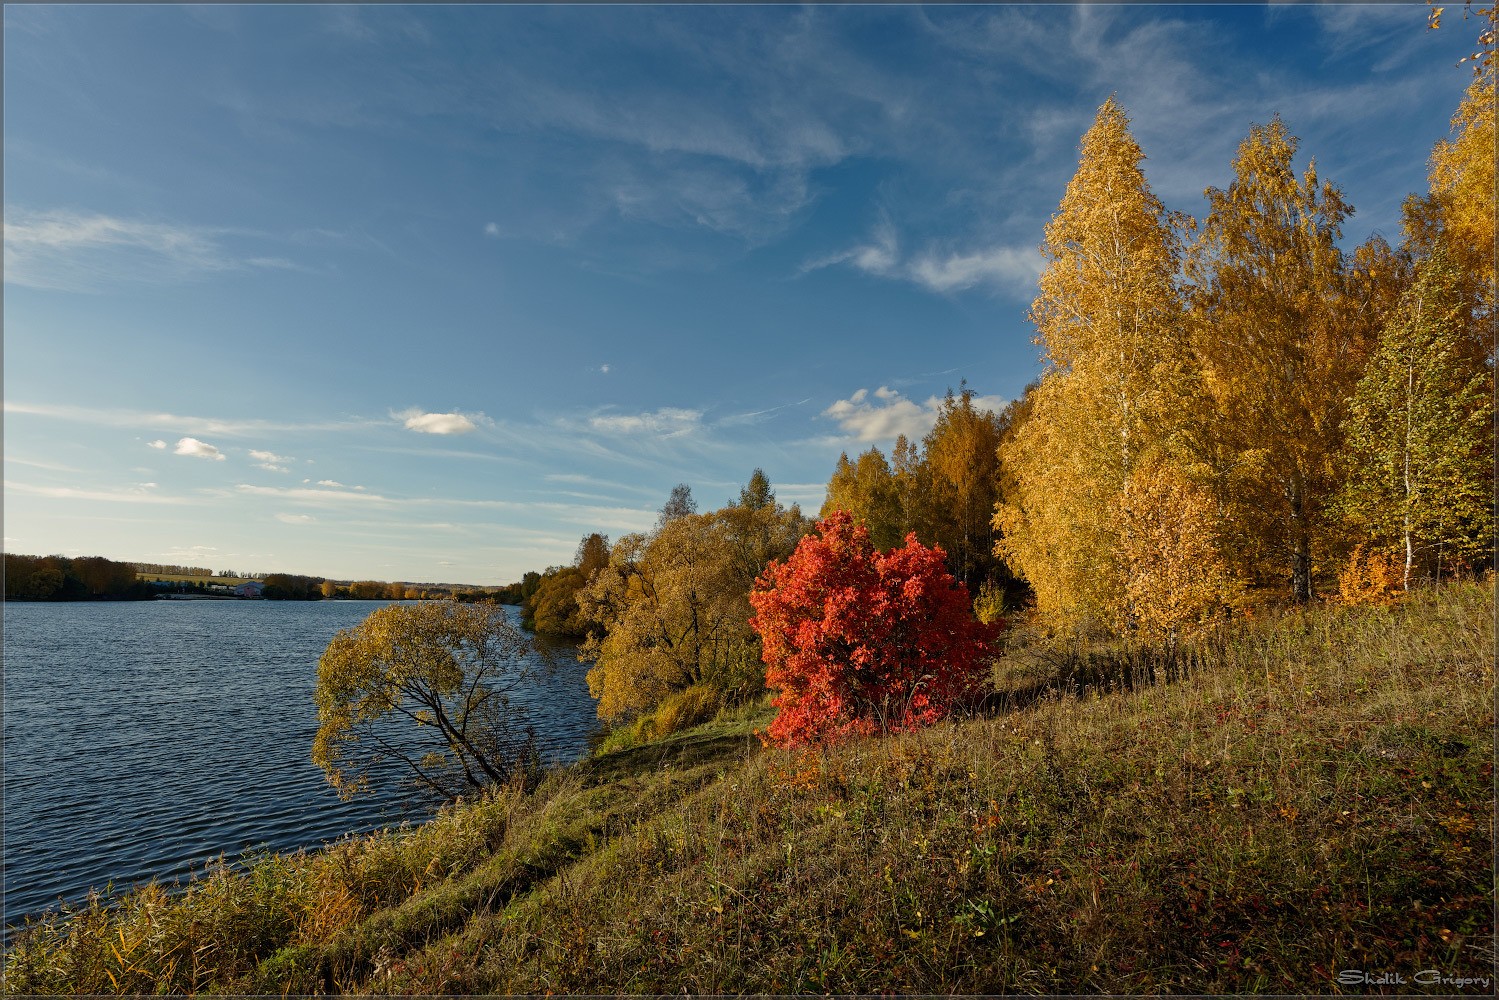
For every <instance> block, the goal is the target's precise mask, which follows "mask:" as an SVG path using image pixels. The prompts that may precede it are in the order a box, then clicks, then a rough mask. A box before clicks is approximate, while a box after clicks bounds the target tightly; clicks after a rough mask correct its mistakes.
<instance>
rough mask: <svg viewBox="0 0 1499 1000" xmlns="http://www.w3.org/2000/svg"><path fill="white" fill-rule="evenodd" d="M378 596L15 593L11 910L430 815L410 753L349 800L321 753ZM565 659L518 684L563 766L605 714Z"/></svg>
mask: <svg viewBox="0 0 1499 1000" xmlns="http://www.w3.org/2000/svg"><path fill="white" fill-rule="evenodd" d="M378 606H379V605H378V604H376V603H372V602H362V601H329V602H322V603H312V604H296V603H275V602H265V601H157V602H145V603H131V604H7V605H5V606H4V608H3V611H4V626H5V629H4V642H5V677H4V714H3V719H4V762H5V765H4V766H5V787H4V815H5V824H4V896H5V905H4V922H5V923H6V924H7V925H11V924H15V923H18V922H19V921H20V920H21V918H22V917H23V916H24V915H25V914H29V913H36V912H39V911H41V910H43V909H45V908H48V907H50V906H54V905H56V903H57V902H58V901H59V900H66V901H69V902H74V901H78V900H81V899H83V898H85V897H86V896H87V894H88V891H89V889H90V888H98V889H103V888H104V886H105V885H106V883H110V882H112V883H113V884H114V885H115V886H116V888H124V887H126V886H129V885H131V884H135V883H138V882H141V881H144V880H147V879H151V878H156V879H159V880H161V881H164V882H168V883H170V882H172V881H174V880H176V879H179V878H183V877H185V876H187V875H189V874H190V873H192V872H195V871H201V870H202V868H203V866H204V864H205V863H206V862H208V861H210V860H212V859H216V858H218V857H219V856H221V855H223V856H226V857H228V858H230V859H233V858H235V857H238V856H240V855H241V854H242V853H243V852H244V851H246V850H253V849H257V848H269V849H271V850H276V851H290V850H296V849H297V848H301V847H309V848H311V847H318V846H320V845H322V844H324V843H326V842H328V841H332V840H336V839H338V838H339V837H340V836H342V835H344V834H346V833H352V832H364V831H368V830H373V829H378V828H380V827H382V826H387V825H392V824H395V823H399V822H401V821H402V820H404V819H419V818H421V816H422V815H423V814H422V812H421V809H420V807H419V806H416V805H414V804H413V802H412V801H411V799H410V798H409V793H407V792H405V791H403V787H402V785H401V782H400V777H401V776H400V775H399V774H398V773H397V772H396V770H395V765H393V764H392V765H391V766H390V767H389V768H387V769H386V770H385V771H382V772H377V774H376V776H375V779H376V784H377V787H378V788H379V793H378V794H376V795H373V796H368V797H362V798H360V799H358V800H355V801H353V802H344V801H341V800H340V799H339V798H338V796H337V795H336V794H335V793H334V792H333V791H332V790H331V789H330V788H329V787H328V785H327V783H326V782H325V781H324V780H323V776H322V772H321V771H319V770H318V769H317V768H316V767H315V766H313V764H312V763H311V761H310V759H309V755H310V753H311V748H312V737H313V734H314V733H315V732H316V730H317V716H316V710H315V709H314V707H313V703H312V692H313V688H314V686H315V684H316V681H317V660H318V657H319V656H320V655H321V654H322V651H323V649H324V647H325V646H326V645H327V644H328V640H330V639H331V638H332V637H333V634H334V633H335V632H337V631H338V630H339V629H341V628H348V627H350V626H353V625H356V624H358V623H359V622H360V621H362V620H363V619H364V617H365V616H366V615H368V614H369V613H370V612H371V611H372V610H374V609H375V608H376V607H378ZM559 659H560V661H561V666H560V667H559V669H558V670H557V672H556V673H555V674H553V675H551V676H549V677H546V678H543V679H542V680H540V681H538V682H537V684H536V685H535V686H534V687H532V688H528V689H527V690H525V691H522V692H520V693H518V694H517V695H516V696H515V698H514V701H515V702H516V703H517V704H518V705H520V706H522V707H523V708H524V709H525V710H526V712H527V713H528V714H529V716H530V720H531V722H532V724H533V725H534V726H535V728H536V731H537V735H538V739H539V741H540V743H541V747H542V752H543V756H544V757H545V758H546V759H547V760H549V761H553V762H558V761H569V760H573V759H576V758H577V756H578V755H579V754H580V753H581V752H582V750H583V748H584V747H585V746H586V743H587V739H588V735H589V733H590V732H591V731H592V728H593V725H594V712H593V708H594V705H593V702H592V700H591V699H590V698H589V697H588V690H587V685H586V683H585V682H584V677H583V669H582V667H581V666H580V665H577V664H576V663H574V662H573V661H572V660H571V658H569V657H567V656H562V657H559Z"/></svg>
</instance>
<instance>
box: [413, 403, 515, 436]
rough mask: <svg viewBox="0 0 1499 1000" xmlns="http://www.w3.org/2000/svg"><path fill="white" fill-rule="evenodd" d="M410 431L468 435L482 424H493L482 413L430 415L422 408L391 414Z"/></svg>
mask: <svg viewBox="0 0 1499 1000" xmlns="http://www.w3.org/2000/svg"><path fill="white" fill-rule="evenodd" d="M391 416H392V417H394V418H395V419H397V420H400V421H402V425H403V426H404V427H405V428H406V429H407V430H408V431H416V432H417V433H418V434H468V433H469V432H471V431H474V430H476V429H478V426H479V425H480V424H492V423H493V421H492V420H490V419H489V418H488V417H486V416H485V415H484V414H482V413H457V412H454V413H428V412H426V411H425V410H423V409H421V408H420V407H415V406H413V407H410V408H408V409H405V410H401V411H399V412H393V413H392V414H391Z"/></svg>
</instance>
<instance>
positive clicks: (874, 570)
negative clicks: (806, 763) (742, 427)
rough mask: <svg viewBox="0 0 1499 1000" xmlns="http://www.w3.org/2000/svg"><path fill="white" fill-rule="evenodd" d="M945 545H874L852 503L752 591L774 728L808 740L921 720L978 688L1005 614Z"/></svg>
mask: <svg viewBox="0 0 1499 1000" xmlns="http://www.w3.org/2000/svg"><path fill="white" fill-rule="evenodd" d="M943 558H944V555H943V552H942V550H941V549H940V548H927V547H926V546H924V545H922V544H921V543H920V542H918V541H917V540H916V536H915V535H907V536H906V544H905V545H904V546H903V547H902V548H898V549H892V550H890V551H889V552H885V553H880V552H876V551H875V549H874V545H873V544H872V543H871V542H870V539H869V532H868V530H867V529H866V528H865V527H864V526H863V525H860V524H855V523H854V520H853V517H852V515H850V514H849V513H848V512H847V511H841V510H840V511H834V512H833V513H832V514H831V515H829V516H828V517H827V518H825V519H824V520H822V521H819V522H818V523H817V529H816V533H815V534H812V535H808V536H806V537H805V538H803V539H802V540H801V543H800V544H799V545H797V547H796V551H795V552H793V553H792V555H791V557H790V558H789V559H787V560H786V561H785V562H784V563H781V562H771V563H770V565H768V566H767V567H766V568H765V572H764V573H762V574H761V575H760V578H759V579H758V580H756V581H755V589H754V591H753V593H751V594H750V603H751V604H752V605H753V606H754V609H755V617H754V618H752V619H751V620H750V625H751V626H752V627H753V628H754V629H755V631H756V632H758V633H759V635H760V638H761V640H762V643H763V647H764V659H765V664H766V671H765V683H766V686H767V687H769V688H772V689H774V690H777V691H779V692H780V694H779V696H778V697H777V698H776V699H775V702H774V704H775V705H776V707H777V708H779V709H780V711H779V712H778V713H777V715H776V718H775V721H774V722H772V723H771V724H770V729H769V736H770V738H771V740H773V741H774V742H776V743H778V744H780V745H781V746H787V747H790V746H799V745H803V744H807V743H814V742H818V741H821V740H826V739H833V738H838V737H841V736H848V735H866V734H870V733H876V732H882V731H893V730H901V729H912V728H915V727H917V726H924V725H929V724H931V723H933V722H936V721H937V720H938V719H941V718H943V717H944V716H946V715H947V714H948V713H949V712H951V711H952V709H953V708H954V707H955V706H957V705H958V704H960V703H962V702H963V701H964V700H966V699H968V698H969V697H971V696H973V695H975V694H977V693H978V691H979V689H980V687H981V685H982V683H983V679H984V676H985V674H986V672H987V670H988V657H989V655H990V644H991V643H992V642H993V641H994V638H995V636H996V635H997V634H998V631H999V626H997V625H984V624H981V623H979V622H978V621H976V620H975V619H974V618H973V615H972V612H971V604H970V602H969V598H968V589H967V588H966V587H964V586H963V585H962V584H961V583H959V582H957V581H955V580H954V579H953V577H952V575H951V574H950V573H948V571H947V567H946V566H945V565H944V563H943Z"/></svg>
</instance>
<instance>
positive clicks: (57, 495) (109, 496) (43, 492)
mask: <svg viewBox="0 0 1499 1000" xmlns="http://www.w3.org/2000/svg"><path fill="white" fill-rule="evenodd" d="M150 485H151V484H149V483H142V484H139V485H137V486H133V487H131V488H129V489H124V490H91V489H79V488H75V487H72V486H33V485H32V484H30V483H18V482H13V481H12V480H9V479H7V480H6V481H5V492H7V493H18V494H25V495H28V496H36V497H47V498H49V499H53V500H90V501H99V502H103V503H144V504H190V503H195V502H196V501H194V500H192V499H190V498H188V497H179V496H165V495H162V494H159V493H155V492H152V491H151V490H150V489H149V488H148V487H149V486H150Z"/></svg>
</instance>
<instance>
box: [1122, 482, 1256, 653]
mask: <svg viewBox="0 0 1499 1000" xmlns="http://www.w3.org/2000/svg"><path fill="white" fill-rule="evenodd" d="M1129 487H1130V488H1129V490H1128V492H1127V493H1126V494H1125V497H1124V500H1123V502H1122V503H1121V505H1120V508H1119V525H1118V537H1119V562H1120V566H1121V569H1122V570H1123V573H1124V579H1125V584H1124V606H1123V608H1122V609H1121V610H1122V612H1123V613H1122V615H1121V618H1122V622H1121V624H1122V625H1123V626H1124V628H1125V630H1127V631H1129V632H1132V633H1133V634H1135V635H1137V636H1138V637H1140V638H1141V639H1144V640H1146V641H1147V642H1175V641H1177V640H1178V639H1182V638H1186V637H1189V636H1191V635H1192V634H1193V633H1195V632H1197V631H1199V630H1201V629H1202V628H1204V627H1206V626H1208V625H1210V624H1211V623H1212V622H1213V621H1214V619H1215V618H1218V617H1219V616H1220V615H1221V613H1222V611H1223V610H1224V609H1225V608H1226V607H1228V606H1230V605H1231V604H1233V603H1234V601H1235V598H1236V596H1237V587H1236V586H1235V583H1234V581H1233V580H1232V579H1231V578H1230V576H1229V573H1228V569H1227V567H1226V566H1225V565H1224V562H1223V559H1222V558H1221V557H1220V556H1219V553H1218V547H1217V540H1216V535H1217V529H1218V524H1217V514H1216V510H1215V505H1214V502H1213V498H1212V496H1211V494H1209V493H1208V491H1207V490H1205V489H1203V488H1202V487H1200V486H1198V485H1196V484H1194V483H1192V482H1191V481H1190V480H1189V479H1188V478H1187V477H1186V476H1184V475H1183V474H1182V473H1180V472H1179V471H1178V470H1176V469H1173V468H1172V467H1171V466H1169V465H1167V464H1165V463H1152V464H1150V465H1148V466H1146V467H1143V468H1140V469H1136V470H1135V472H1134V473H1133V474H1132V475H1131V476H1130V484H1129Z"/></svg>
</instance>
